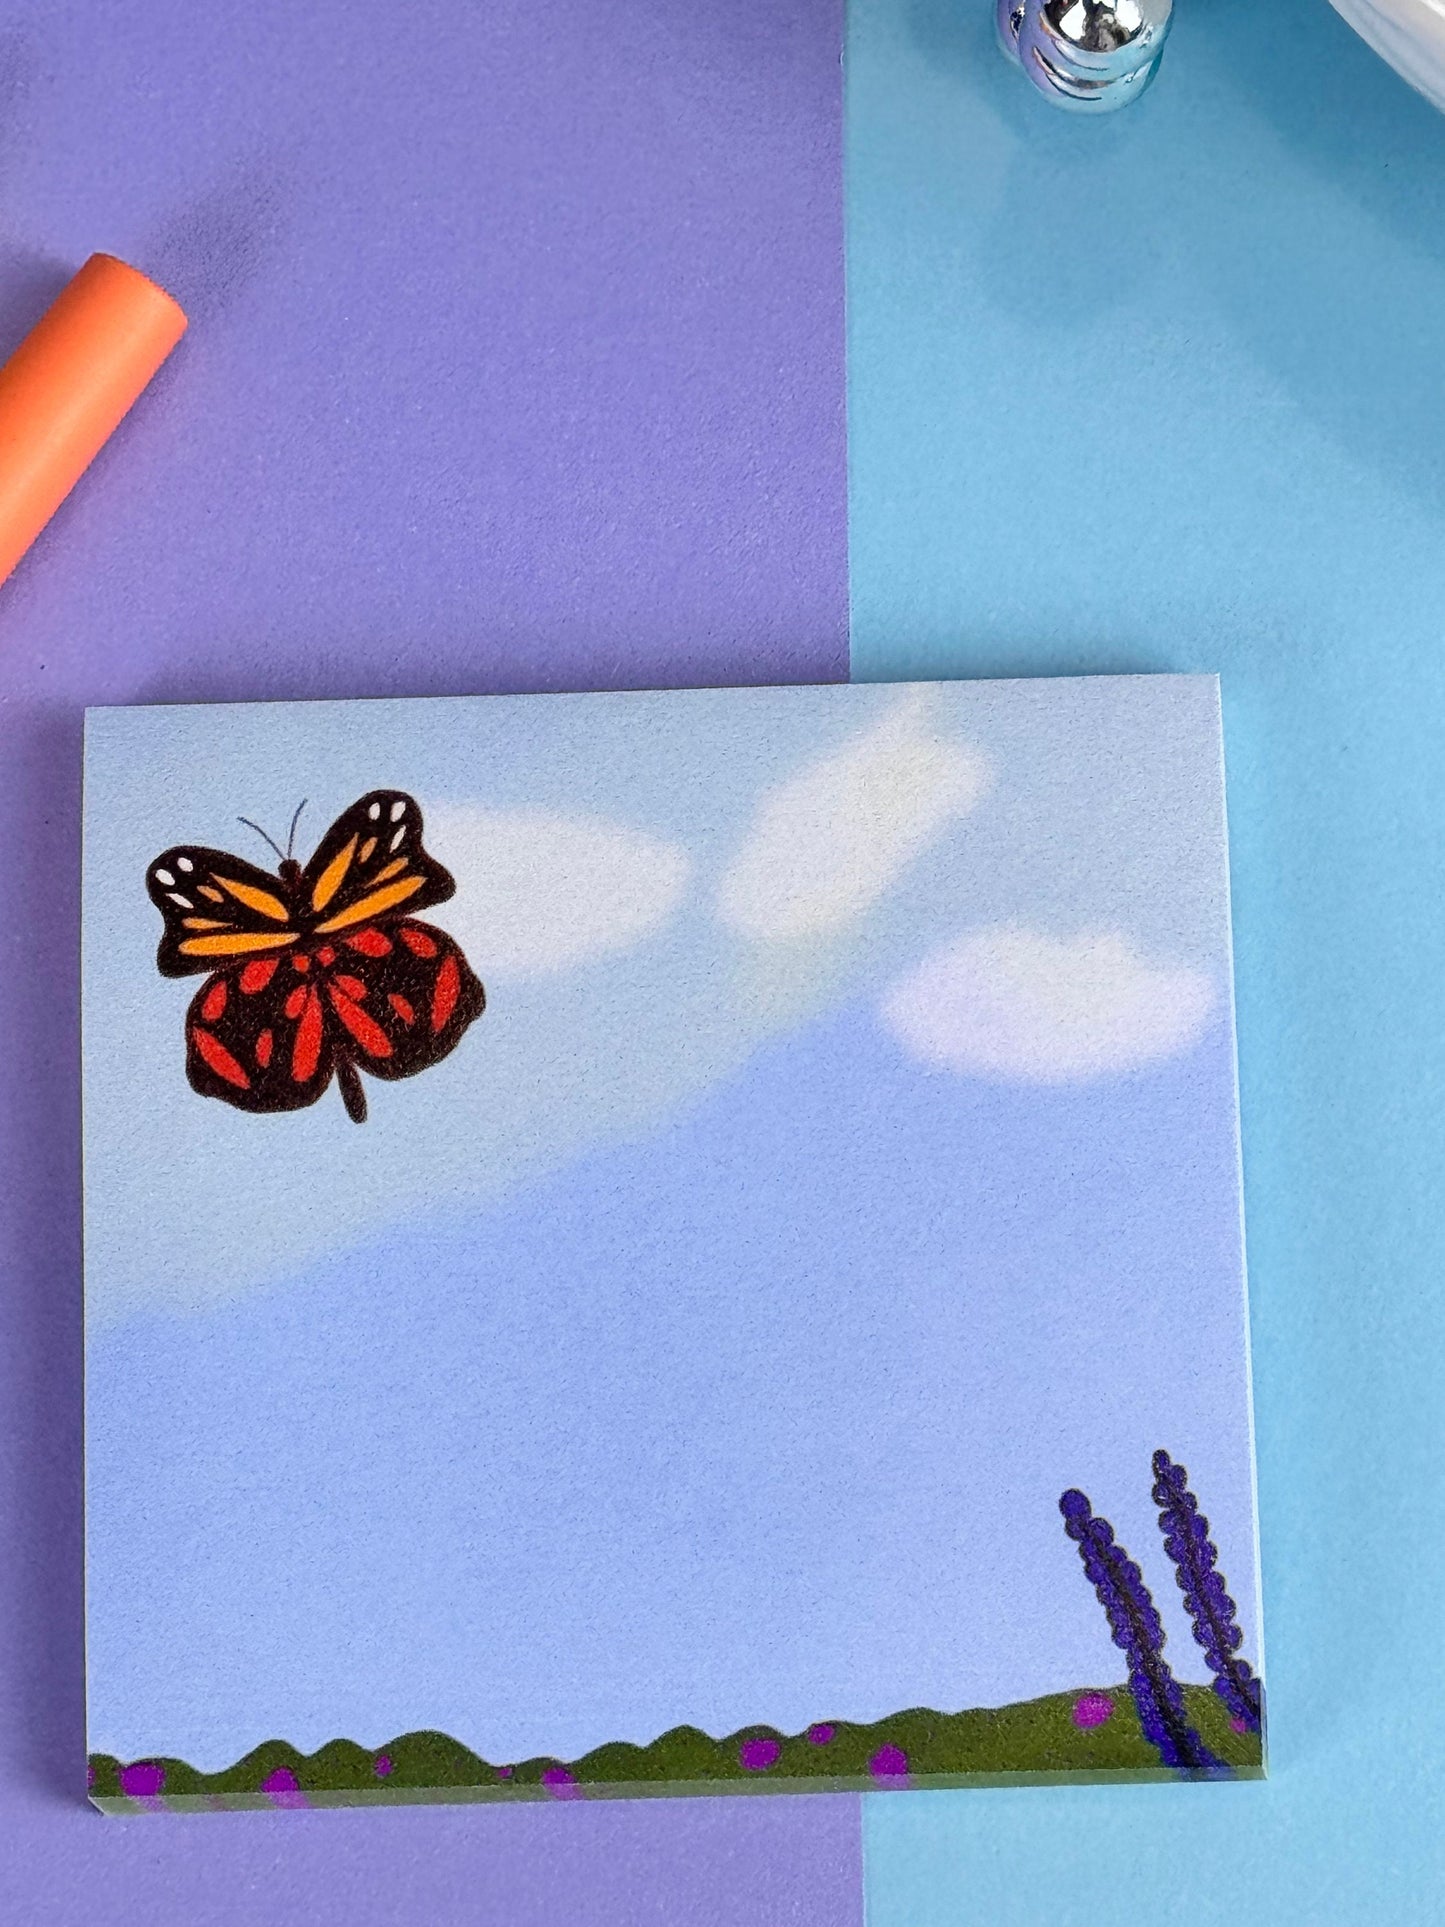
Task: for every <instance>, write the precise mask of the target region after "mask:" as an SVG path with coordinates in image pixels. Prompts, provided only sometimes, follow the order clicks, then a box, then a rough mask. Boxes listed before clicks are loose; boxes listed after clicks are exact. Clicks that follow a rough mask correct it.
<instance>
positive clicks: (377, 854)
mask: <svg viewBox="0 0 1445 1927" xmlns="http://www.w3.org/2000/svg"><path fill="white" fill-rule="evenodd" d="M301 807H302V808H304V807H305V805H304V804H303V805H302V806H301ZM300 814H301V810H300V809H298V810H297V812H296V816H295V817H293V818H292V820H291V837H292V839H294V837H295V834H296V823H297V819H298V818H299V817H300ZM241 821H242V822H243V823H246V824H247V827H248V828H250V829H254V830H256V831H257V834H258V835H260V836H262V837H265V840H266V841H267V842H268V843H270V844H271V847H272V849H273V850H275V851H276V854H277V856H278V857H280V859H281V865H280V870H279V872H278V873H277V874H274V875H272V874H270V873H268V872H267V871H265V870H260V869H257V868H256V866H255V865H254V864H251V863H246V862H244V861H243V860H242V859H241V858H240V857H237V856H231V855H229V854H228V853H227V852H226V851H224V850H208V849H202V848H200V847H199V846H197V845H193V844H187V843H181V844H178V845H177V846H176V847H175V848H174V849H171V850H167V851H165V852H164V854H163V855H161V856H158V857H157V858H156V860H155V862H154V863H152V864H151V866H150V869H149V870H148V871H147V873H146V887H147V889H148V891H149V892H150V899H151V902H152V903H153V904H154V905H155V906H156V908H157V910H159V911H160V913H161V916H162V917H163V918H164V920H165V932H164V934H163V935H162V937H161V942H160V948H159V950H158V951H157V952H156V967H157V968H158V969H159V971H160V973H161V975H162V976H163V977H188V976H194V975H198V974H199V973H200V972H202V971H206V972H209V973H210V974H209V975H208V976H207V977H206V981H205V982H204V983H203V984H202V985H201V987H200V989H199V990H198V991H197V992H196V994H195V996H194V997H193V998H192V999H191V1007H190V1009H189V1010H188V1011H187V1012H186V1076H187V1077H188V1078H189V1079H190V1082H191V1086H192V1088H193V1089H194V1090H197V1091H199V1092H200V1093H201V1095H202V1096H203V1097H219V1098H223V1099H224V1100H225V1102H226V1103H227V1104H234V1105H235V1106H236V1107H237V1109H239V1110H243V1111H296V1110H300V1109H301V1108H302V1107H303V1106H305V1105H307V1104H314V1103H315V1102H316V1100H317V1098H319V1097H320V1096H321V1094H322V1092H323V1091H324V1090H325V1089H326V1088H327V1086H328V1085H329V1084H330V1082H331V1079H332V1076H333V1074H334V1076H335V1078H336V1081H337V1084H338V1086H339V1087H340V1090H341V1096H342V1101H343V1102H344V1103H345V1105H346V1109H347V1113H348V1115H349V1116H351V1117H352V1118H353V1119H354V1120H355V1121H356V1122H357V1123H358V1124H360V1123H362V1122H364V1120H365V1118H366V1092H365V1090H364V1088H363V1087H362V1082H361V1077H360V1074H359V1073H360V1071H361V1070H363V1069H364V1070H366V1071H368V1072H369V1073H370V1074H371V1075H372V1076H373V1077H381V1078H399V1077H413V1076H415V1074H416V1073H417V1072H418V1071H424V1070H426V1069H427V1068H428V1067H429V1066H430V1065H432V1064H436V1063H439V1062H440V1061H441V1059H442V1058H443V1057H445V1056H446V1055H447V1054H448V1052H449V1051H451V1050H453V1049H454V1048H455V1047H456V1045H457V1044H458V1043H459V1042H460V1041H461V1037H462V1033H463V1031H465V1030H466V1028H467V1026H468V1025H469V1024H470V1023H471V1022H472V1020H473V1019H474V1018H476V1017H480V1016H481V1014H482V1011H483V1009H484V1008H485V1006H486V995H485V993H484V991H483V989H482V986H481V984H480V983H479V982H478V980H477V978H476V977H475V976H474V975H473V974H472V970H471V966H470V965H469V964H468V962H467V960H466V958H465V957H464V956H463V955H462V952H461V950H460V948H459V947H458V945H457V943H456V942H455V940H454V939H453V938H451V937H449V936H448V935H447V933H446V932H445V931H444V930H438V929H437V928H435V926H434V925H432V924H429V923H419V922H418V921H417V920H416V917H415V914H414V913H415V912H417V911H419V910H427V909H430V908H431V906H432V905H433V904H437V903H445V902H446V900H447V898H448V897H450V896H452V895H454V894H455V891H456V884H455V883H454V882H453V880H452V878H451V876H450V874H449V873H448V872H447V871H446V870H444V869H443V868H442V866H441V864H440V863H438V862H437V861H436V860H435V858H433V857H430V856H428V855H427V852H426V850H425V849H424V848H423V847H422V840H421V830H422V822H421V811H420V809H419V808H418V807H417V804H416V801H415V799H414V798H413V797H410V796H407V795H404V794H403V793H402V792H401V791H400V790H372V791H371V792H370V794H369V795H366V796H363V797H362V798H361V800H360V801H359V802H357V803H353V804H352V806H351V808H350V809H349V810H347V811H346V812H345V813H344V814H343V815H341V816H339V817H338V818H337V819H336V821H335V822H334V823H333V824H332V826H331V828H330V829H329V830H328V831H327V832H326V834H325V836H323V837H322V839H321V842H320V843H319V845H318V846H317V849H316V853H315V855H314V856H313V857H312V858H311V861H310V862H309V863H308V864H307V865H306V866H305V868H304V869H303V868H302V866H301V865H300V864H299V863H298V862H296V861H295V859H294V858H293V857H292V856H291V855H290V851H289V840H288V850H287V854H286V855H284V856H282V853H281V851H280V849H279V847H278V846H277V845H276V844H275V843H274V842H272V840H271V838H270V837H269V836H266V832H265V831H264V830H262V829H260V827H259V825H257V824H254V823H251V822H250V821H249V819H248V818H245V817H242V818H241Z"/></svg>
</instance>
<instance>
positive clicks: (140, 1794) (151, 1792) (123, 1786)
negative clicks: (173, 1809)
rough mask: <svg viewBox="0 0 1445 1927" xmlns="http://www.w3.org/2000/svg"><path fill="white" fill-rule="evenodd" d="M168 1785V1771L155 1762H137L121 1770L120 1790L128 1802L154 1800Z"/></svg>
mask: <svg viewBox="0 0 1445 1927" xmlns="http://www.w3.org/2000/svg"><path fill="white" fill-rule="evenodd" d="M165 1783H166V1770H165V1768H164V1767H163V1766H157V1765H156V1763H155V1761H154V1760H137V1761H136V1762H135V1764H134V1766H123V1767H122V1768H121V1770H120V1790H121V1792H122V1793H123V1794H124V1795H125V1796H126V1798H127V1799H128V1800H154V1799H155V1798H156V1796H157V1795H158V1794H159V1793H160V1791H161V1789H162V1787H164V1785H165Z"/></svg>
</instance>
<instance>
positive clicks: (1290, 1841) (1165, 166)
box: [848, 0, 1445, 1927]
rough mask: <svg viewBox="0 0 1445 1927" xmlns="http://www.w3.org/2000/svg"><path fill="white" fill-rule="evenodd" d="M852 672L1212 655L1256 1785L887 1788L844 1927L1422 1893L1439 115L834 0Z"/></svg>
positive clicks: (1438, 754) (1282, 39)
mask: <svg viewBox="0 0 1445 1927" xmlns="http://www.w3.org/2000/svg"><path fill="white" fill-rule="evenodd" d="M851 13H852V19H851V28H850V43H849V68H848V71H849V90H850V100H849V116H850V132H849V248H850V284H849V301H850V328H851V343H850V353H851V367H850V394H849V414H850V438H851V451H850V452H851V470H852V519H851V541H852V569H853V597H854V630H853V673H854V675H855V676H857V677H864V678H871V677H887V676H910V675H926V674H957V675H966V676H967V675H996V674H1041V673H1047V672H1055V671H1058V670H1070V671H1085V670H1102V669H1120V668H1191V669H1193V668H1209V669H1219V670H1221V671H1222V673H1223V687H1224V706H1225V726H1226V743H1227V755H1228V762H1229V770H1230V816H1231V830H1232V845H1233V860H1234V889H1235V920H1236V932H1237V967H1238V984H1239V1021H1240V1037H1241V1052H1242V1076H1243V1099H1244V1129H1245V1144H1246V1197H1247V1207H1248V1214H1249V1226H1250V1253H1251V1275H1252V1281H1253V1303H1254V1327H1255V1364H1256V1384H1257V1397H1258V1412H1259V1421H1260V1431H1259V1450H1260V1472H1261V1498H1262V1528H1263V1533H1264V1562H1265V1563H1264V1576H1265V1586H1266V1591H1267V1594H1268V1598H1269V1609H1270V1756H1271V1776H1272V1777H1271V1779H1270V1781H1269V1782H1268V1783H1267V1784H1265V1785H1249V1786H1235V1787H1210V1788H1195V1787H1178V1788H1170V1787H1163V1788H1158V1787H1151V1788H1140V1789H1117V1790H1113V1789H1111V1790H1109V1791H1107V1792H1096V1791H1093V1790H1088V1791H1066V1792H1040V1791H1028V1792H1021V1793H1007V1792H1002V1793H985V1794H969V1795H958V1796H955V1795H926V1796H920V1797H918V1798H916V1799H913V1798H904V1799H900V1798H897V1797H893V1796H887V1795H880V1796H872V1797H871V1798H870V1799H869V1800H868V1801H867V1802H866V1803H865V1805H866V1819H865V1826H866V1835H865V1839H866V1854H867V1878H868V1913H869V1920H870V1923H871V1927H943V1923H948V1924H949V1927H956V1924H959V1923H969V1924H970V1927H972V1923H975V1922H977V1923H980V1927H983V1924H984V1923H986V1927H1036V1923H1038V1922H1041V1921H1049V1922H1051V1923H1056V1924H1057V1927H1065V1924H1067V1927H1105V1924H1106V1923H1107V1924H1108V1927H1114V1923H1118V1922H1123V1921H1138V1922H1148V1923H1149V1927H1170V1923H1175V1922H1178V1923H1185V1922H1187V1923H1189V1927H1207V1923H1220V1927H1224V1924H1225V1923H1228V1924H1229V1927H1238V1924H1239V1923H1241V1922H1250V1923H1253V1922H1269V1923H1274V1924H1277V1927H1287V1924H1292V1923H1296V1922H1298V1923H1310V1927H1321V1923H1335V1922H1340V1923H1344V1922H1348V1923H1352V1927H1353V1924H1356V1923H1366V1922H1373V1921H1380V1922H1389V1923H1391V1924H1392V1927H1394V1924H1395V1923H1399V1922H1403V1921H1417V1920H1418V1921H1423V1920H1427V1919H1431V1918H1434V1917H1435V1915H1436V1913H1437V1912H1438V1909H1439V1906H1440V1891H1441V1881H1442V1876H1445V1866H1442V1841H1445V1816H1442V1800H1441V1793H1442V1786H1445V1772H1442V1764H1441V1758H1442V1755H1441V1747H1440V1741H1439V1720H1440V1709H1441V1705H1442V1698H1445V1691H1442V1689H1445V1664H1442V1646H1441V1640H1440V1612H1441V1605H1440V1601H1441V1598H1442V1594H1445V1554H1442V1546H1445V1534H1442V1529H1441V1525H1440V1520H1441V1517H1442V1506H1441V1499H1442V1465H1445V1450H1442V1436H1441V1426H1440V1421H1439V1416H1438V1414H1439V1412H1440V1409H1441V1386H1442V1384H1445V1345H1442V1292H1441V1279H1442V1273H1445V1250H1442V1237H1441V1222H1442V1215H1445V1211H1442V1199H1441V1173H1442V1153H1445V1130H1442V1122H1441V1117H1442V1103H1445V1022H1442V980H1445V916H1442V911H1441V897H1440V892H1441V884H1442V875H1441V872H1442V867H1445V866H1442V845H1445V742H1442V717H1445V702H1442V698H1445V650H1442V634H1445V527H1442V521H1445V348H1442V343H1445V119H1442V118H1440V117H1438V116H1437V115H1435V114H1434V113H1432V111H1431V110H1430V109H1429V108H1427V107H1426V106H1425V105H1424V104H1423V103H1422V102H1420V101H1418V100H1416V99H1415V98H1414V97H1413V96H1412V95H1411V94H1410V93H1409V92H1408V91H1407V90H1406V88H1405V87H1404V86H1403V84H1401V83H1400V82H1398V81H1397V80H1396V79H1395V78H1394V77H1393V76H1392V75H1391V74H1390V73H1389V72H1388V70H1387V69H1386V68H1385V67H1384V66H1383V65H1381V64H1380V63H1379V62H1378V61H1376V60H1375V58H1374V56H1373V55H1371V54H1370V53H1369V52H1368V50H1367V49H1366V48H1365V47H1364V46H1363V45H1362V44H1361V43H1359V42H1357V41H1356V40H1355V38H1354V37H1353V36H1352V35H1351V33H1350V32H1349V31H1348V29H1347V28H1345V27H1344V25H1343V24H1342V23H1341V22H1340V21H1339V20H1338V19H1336V17H1335V16H1334V15H1333V14H1332V12H1331V11H1330V9H1329V8H1328V7H1327V6H1326V5H1325V4H1324V0H1269V4H1268V5H1257V4H1254V3H1253V0H1193V4H1190V0H1180V4H1179V6H1178V8H1177V26H1176V30H1175V36H1174V41H1173V44H1172V46H1171V49H1170V51H1169V54H1168V56H1167V59H1166V62H1165V67H1164V72H1163V75H1162V78H1161V80H1160V83H1159V85H1158V86H1157V87H1156V89H1155V90H1154V91H1153V93H1152V94H1151V95H1150V97H1149V98H1148V99H1147V100H1146V101H1145V102H1143V103H1142V104H1141V105H1140V106H1139V107H1138V108H1137V109H1132V110H1130V112H1129V113H1127V114H1125V115H1122V116H1120V117H1119V119H1118V120H1117V121H1114V122H1110V123H1106V124H1099V123H1092V124H1090V123H1081V122H1079V121H1075V120H1070V119H1067V118H1065V117H1063V116H1059V115H1054V114H1051V113H1050V112H1049V110H1048V109H1047V108H1046V107H1045V106H1043V104H1042V103H1039V102H1036V101H1035V100H1034V99H1033V98H1032V97H1031V96H1030V95H1029V94H1028V92H1027V90H1026V89H1025V88H1024V87H1023V86H1022V85H1021V84H1020V82H1019V79H1018V76H1017V75H1016V74H1014V73H1012V72H1010V71H1009V70H1008V69H1007V68H1006V67H1005V66H1004V65H1003V64H1002V63H1001V62H1000V61H999V60H998V59H997V57H996V55H995V53H994V51H993V49H992V47H991V46H990V45H989V34H990V26H989V16H990V15H991V14H992V7H991V6H986V5H985V4H984V3H983V0H977V3H976V4H971V5H970V4H965V3H964V0H854V5H853V7H852V9H851Z"/></svg>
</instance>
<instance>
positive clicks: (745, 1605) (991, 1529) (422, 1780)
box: [84, 676, 1263, 1811]
mask: <svg viewBox="0 0 1445 1927" xmlns="http://www.w3.org/2000/svg"><path fill="white" fill-rule="evenodd" d="M303 799H304V806H303ZM241 819H246V820H244V821H243V820H241ZM84 1060H85V1061H84V1079H85V1190H86V1198H85V1247H86V1257H85V1266H86V1377H87V1444H86V1455H87V1487H88V1498H87V1558H88V1582H87V1593H88V1667H89V1721H90V1750H91V1759H90V1783H91V1793H92V1798H93V1799H94V1800H95V1801H96V1802H97V1804H99V1805H101V1806H102V1807H105V1808H107V1809H108V1810H114V1811H137V1810H144V1809H146V1808H164V1807H180V1808H200V1807H212V1806H222V1807H226V1806H247V1805H264V1804H280V1805H326V1804H344V1803H359V1802H364V1801H377V1800H421V1799H448V1800H464V1799H473V1798H489V1799H500V1800H518V1799H548V1798H573V1799H576V1798H596V1797H603V1796H607V1795H613V1794H622V1793H688V1792H700V1791H718V1792H758V1791H768V1790H778V1791H787V1790H806V1789H810V1788H823V1787H840V1786H852V1787H874V1786H883V1787H899V1788H903V1787H908V1786H928V1785H959V1784H966V1783H997V1782H1000V1781H1010V1780H1042V1779H1047V1780H1058V1779H1062V1778H1072V1777H1078V1778H1081V1779H1083V1778H1092V1779H1105V1778H1109V1777H1135V1778H1138V1777H1147V1776H1151V1775H1153V1776H1178V1775H1186V1776H1190V1777H1214V1776H1218V1775H1222V1774H1226V1773H1235V1774H1258V1773H1259V1772H1260V1771H1261V1770H1262V1765H1263V1708H1262V1685H1261V1672H1262V1668H1261V1659H1260V1617H1259V1605H1258V1574H1257V1552H1256V1535H1255V1515H1254V1499H1253V1466H1252V1450H1251V1427H1250V1399H1249V1375H1248V1336H1247V1319H1246V1306H1245V1284H1244V1269H1243V1241H1242V1233H1241V1212H1240V1165H1239V1144H1238V1126H1237V1105H1236V1089H1235V1055H1234V1030H1233V1017H1232V992H1231V966H1230V940H1229V900H1228V878H1227V863H1226V843H1225V825H1224V799H1223V784H1222V758H1221V746H1220V724H1219V708H1218V692H1217V687H1216V684H1215V682H1214V681H1213V680H1212V679H1210V678H1204V677H1168V676H1160V677H1125V678H1097V679H1082V680H1058V681H1036V682H1000V683H957V684H937V685H932V684H928V685H924V684H919V685H907V686H899V687H881V686H874V687H867V686H857V687H829V688H785V689H748V690H714V691H698V692H678V693H666V694H617V695H596V696H515V697H478V698H468V699H458V700H447V701H408V702H346V703H280V704H254V705H236V706H225V707H220V706H208V707H191V708H141V709H106V710H96V711H92V712H91V713H90V716H89V719H88V724H87V737H86V763H85V890H84ZM1200 1508H1202V1509H1203V1510H1202V1512H1201V1510H1200ZM1206 1515H1207V1517H1206Z"/></svg>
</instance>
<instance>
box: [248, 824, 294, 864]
mask: <svg viewBox="0 0 1445 1927" xmlns="http://www.w3.org/2000/svg"><path fill="white" fill-rule="evenodd" d="M236 821H237V822H238V823H244V824H245V826H246V828H247V829H248V830H254V831H255V832H256V834H257V836H259V837H261V838H262V839H263V840H264V841H265V842H267V843H269V844H270V845H271V848H272V849H273V850H275V852H276V854H277V856H278V857H280V859H281V861H282V862H283V863H284V862H285V861H286V852H285V851H284V850H283V849H281V847H280V846H279V845H278V843H277V841H276V839H275V837H274V836H267V835H266V832H265V831H264V830H263V829H262V828H261V825H260V824H259V823H253V822H252V821H251V819H250V817H249V816H238V817H237V818H236Z"/></svg>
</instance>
